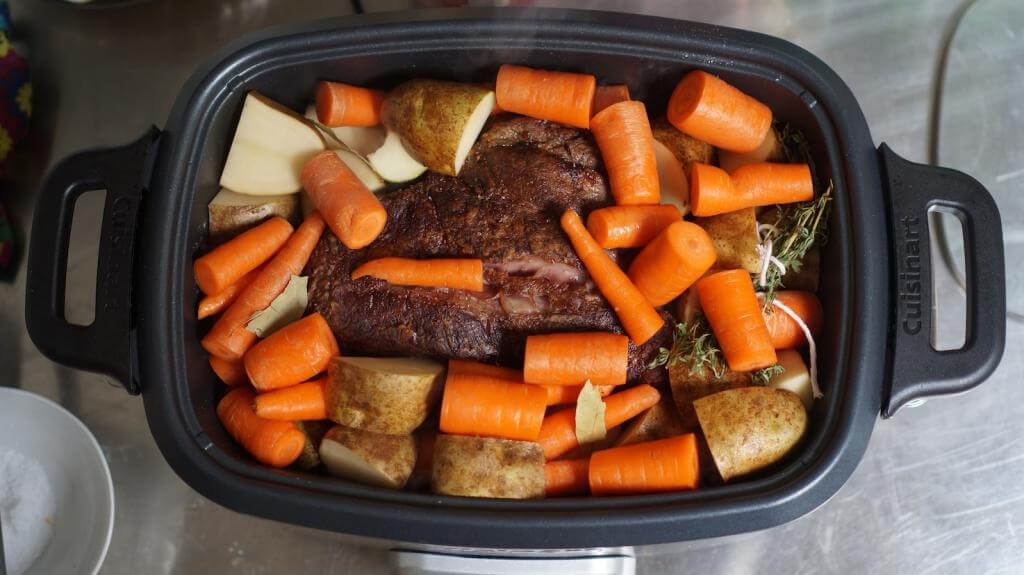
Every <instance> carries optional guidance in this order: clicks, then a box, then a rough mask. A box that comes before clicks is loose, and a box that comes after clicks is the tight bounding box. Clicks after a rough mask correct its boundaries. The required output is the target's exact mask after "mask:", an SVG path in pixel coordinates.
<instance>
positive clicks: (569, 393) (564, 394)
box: [540, 384, 615, 406]
mask: <svg viewBox="0 0 1024 575" xmlns="http://www.w3.org/2000/svg"><path fill="white" fill-rule="evenodd" d="M540 386H541V387H543V388H544V390H545V391H547V392H548V405H549V406H551V405H562V404H564V403H576V400H577V399H578V398H579V396H580V390H581V389H583V386H582V385H545V384H540ZM596 387H597V392H598V393H600V394H601V397H607V396H608V394H609V393H611V392H612V391H614V390H615V386H614V385H598V386H596Z"/></svg>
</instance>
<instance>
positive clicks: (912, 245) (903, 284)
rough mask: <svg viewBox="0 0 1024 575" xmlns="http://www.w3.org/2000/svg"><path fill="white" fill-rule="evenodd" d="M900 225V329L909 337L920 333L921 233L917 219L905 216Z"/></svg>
mask: <svg viewBox="0 0 1024 575" xmlns="http://www.w3.org/2000/svg"><path fill="white" fill-rule="evenodd" d="M900 223H901V224H902V226H901V228H902V231H903V233H902V236H903V255H902V257H900V259H899V262H898V265H899V268H900V274H899V293H900V302H901V305H900V309H901V313H900V327H901V328H903V331H905V332H906V333H908V334H910V335H914V334H916V333H918V332H919V331H921V231H920V220H919V219H918V218H914V217H910V216H906V217H904V218H903V219H901V220H900Z"/></svg>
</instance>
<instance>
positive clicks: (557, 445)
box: [537, 384, 661, 461]
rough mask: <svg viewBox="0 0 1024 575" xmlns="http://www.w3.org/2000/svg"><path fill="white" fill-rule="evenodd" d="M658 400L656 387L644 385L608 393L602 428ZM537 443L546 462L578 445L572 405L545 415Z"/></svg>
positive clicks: (617, 423) (637, 412)
mask: <svg viewBox="0 0 1024 575" xmlns="http://www.w3.org/2000/svg"><path fill="white" fill-rule="evenodd" d="M659 399H661V394H660V393H658V390H657V389H654V388H653V387H651V386H649V385H647V384H642V385H638V386H636V387H631V388H629V389H626V390H623V391H620V392H618V393H613V394H611V395H609V396H608V397H607V398H606V399H605V400H604V426H605V428H606V429H611V428H613V427H615V426H617V425H621V424H622V423H623V422H625V421H626V420H628V419H630V418H632V417H634V416H636V415H639V414H641V413H643V412H644V410H646V409H648V408H649V407H651V406H652V405H654V404H655V403H658V400H659ZM537 443H540V445H541V447H543V448H544V458H545V459H547V460H548V461H550V460H552V459H554V458H556V457H558V456H560V455H563V454H565V453H568V452H569V451H570V450H572V449H573V448H575V447H577V446H579V442H578V441H577V440H576V408H575V407H569V408H566V409H563V410H561V411H556V412H554V413H552V414H551V415H549V416H547V417H545V418H544V423H543V425H541V428H540V435H539V436H538V437H537Z"/></svg>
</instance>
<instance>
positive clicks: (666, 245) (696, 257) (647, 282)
mask: <svg viewBox="0 0 1024 575" xmlns="http://www.w3.org/2000/svg"><path fill="white" fill-rule="evenodd" d="M717 257H718V256H717V253H716V252H715V246H714V245H713V244H712V243H711V237H709V236H708V233H707V232H705V231H704V228H702V227H700V226H698V225H697V224H694V223H691V222H676V223H674V224H672V225H670V226H669V227H667V228H665V231H663V232H661V233H660V234H658V237H656V238H654V240H653V241H652V242H651V243H649V244H647V247H645V248H644V249H643V250H641V251H640V253H639V254H637V256H636V258H635V259H634V260H633V263H632V264H631V265H630V266H629V279H631V280H633V284H634V285H635V286H636V289H638V290H640V293H642V294H644V297H646V298H647V301H649V302H651V305H653V306H659V305H665V304H667V303H668V302H670V301H672V300H674V299H676V298H677V297H679V294H681V293H683V292H684V291H686V289H687V288H688V287H690V286H691V285H692V284H693V282H695V281H697V280H698V279H700V277H701V276H702V275H704V272H706V271H708V270H709V269H710V268H711V266H712V265H713V264H714V263H715V259H716V258H717Z"/></svg>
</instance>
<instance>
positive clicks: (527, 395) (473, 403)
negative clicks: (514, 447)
mask: <svg viewBox="0 0 1024 575" xmlns="http://www.w3.org/2000/svg"><path fill="white" fill-rule="evenodd" d="M546 407H547V392H545V391H544V388H542V387H540V386H538V385H529V384H524V383H514V382H511V381H505V380H501V379H492V378H489V377H487V376H483V375H463V374H448V379H447V380H446V381H445V384H444V397H443V398H442V399H441V423H440V428H441V431H443V432H444V433H454V434H459V435H482V436H485V437H500V438H504V439H522V440H526V441H534V440H536V439H537V434H539V433H540V426H541V422H542V421H543V420H544V409H545V408H546Z"/></svg>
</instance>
